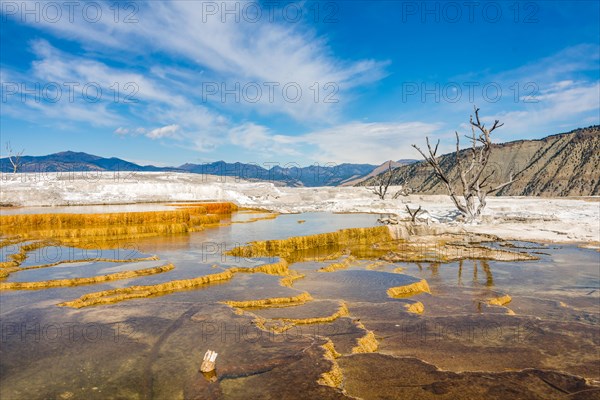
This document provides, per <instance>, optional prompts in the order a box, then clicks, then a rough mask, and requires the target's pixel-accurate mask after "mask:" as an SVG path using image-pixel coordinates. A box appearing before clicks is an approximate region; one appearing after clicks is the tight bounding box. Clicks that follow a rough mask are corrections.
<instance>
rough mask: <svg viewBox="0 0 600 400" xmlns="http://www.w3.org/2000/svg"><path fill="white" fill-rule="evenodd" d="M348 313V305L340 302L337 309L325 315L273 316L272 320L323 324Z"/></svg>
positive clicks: (300, 323)
mask: <svg viewBox="0 0 600 400" xmlns="http://www.w3.org/2000/svg"><path fill="white" fill-rule="evenodd" d="M348 315H350V313H349V311H348V307H347V306H346V303H345V302H343V301H342V302H340V307H339V308H338V310H337V311H336V312H335V313H333V314H331V315H328V316H326V317H316V318H273V319H274V320H278V321H282V322H285V323H290V324H294V325H309V324H325V323H328V322H333V321H335V320H336V319H338V318H341V317H347V316H348Z"/></svg>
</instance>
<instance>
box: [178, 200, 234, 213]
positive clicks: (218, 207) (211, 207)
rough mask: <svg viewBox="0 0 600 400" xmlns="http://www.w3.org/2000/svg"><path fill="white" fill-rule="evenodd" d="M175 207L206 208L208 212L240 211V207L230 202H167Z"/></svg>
mask: <svg viewBox="0 0 600 400" xmlns="http://www.w3.org/2000/svg"><path fill="white" fill-rule="evenodd" d="M167 205H169V206H174V207H197V208H202V209H204V212H205V213H207V214H231V213H233V212H234V211H238V210H239V209H240V208H239V207H238V206H237V205H236V204H234V203H229V202H218V203H212V202H211V203H171V204H167Z"/></svg>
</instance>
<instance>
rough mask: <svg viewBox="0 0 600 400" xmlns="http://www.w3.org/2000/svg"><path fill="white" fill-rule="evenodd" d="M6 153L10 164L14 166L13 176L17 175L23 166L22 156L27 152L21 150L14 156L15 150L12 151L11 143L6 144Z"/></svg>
mask: <svg viewBox="0 0 600 400" xmlns="http://www.w3.org/2000/svg"><path fill="white" fill-rule="evenodd" d="M6 152H7V153H8V161H10V163H11V165H12V168H13V174H16V173H17V171H18V170H19V169H20V168H21V166H22V165H23V161H22V160H21V156H22V155H23V153H24V152H25V149H23V150H21V151H20V152H18V153H17V154H14V153H13V149H12V147H11V145H10V142H6Z"/></svg>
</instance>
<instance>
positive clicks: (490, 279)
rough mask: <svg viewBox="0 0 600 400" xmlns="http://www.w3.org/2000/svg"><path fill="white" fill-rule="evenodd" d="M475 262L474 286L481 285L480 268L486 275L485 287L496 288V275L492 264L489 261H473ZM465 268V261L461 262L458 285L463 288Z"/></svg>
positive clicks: (459, 264)
mask: <svg viewBox="0 0 600 400" xmlns="http://www.w3.org/2000/svg"><path fill="white" fill-rule="evenodd" d="M472 261H473V285H474V286H475V285H480V282H479V268H481V270H482V271H483V273H484V274H485V286H487V287H493V286H494V275H493V274H492V269H491V268H490V263H489V261H488V260H472ZM464 267H465V261H464V260H460V261H459V262H458V285H459V286H462V284H463V282H462V274H463V268H464Z"/></svg>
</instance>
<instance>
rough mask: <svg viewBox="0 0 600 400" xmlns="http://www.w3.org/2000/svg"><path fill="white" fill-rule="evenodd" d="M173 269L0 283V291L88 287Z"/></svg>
mask: <svg viewBox="0 0 600 400" xmlns="http://www.w3.org/2000/svg"><path fill="white" fill-rule="evenodd" d="M173 268H175V266H174V265H173V264H167V265H163V266H160V267H153V268H145V269H138V270H134V271H123V272H116V273H114V274H108V275H98V276H91V277H88V278H71V279H54V280H48V281H38V282H0V290H24V289H47V288H53V287H64V286H79V285H90V284H94V283H102V282H108V281H116V280H119V279H130V278H136V277H139V276H146V275H154V274H161V273H163V272H167V271H170V270H172V269H173Z"/></svg>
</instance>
